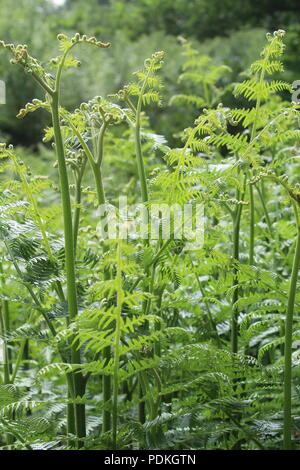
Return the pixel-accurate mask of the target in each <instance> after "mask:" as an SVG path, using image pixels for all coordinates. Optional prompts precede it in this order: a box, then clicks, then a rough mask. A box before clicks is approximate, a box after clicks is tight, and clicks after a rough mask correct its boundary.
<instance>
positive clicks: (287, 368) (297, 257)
mask: <svg viewBox="0 0 300 470" xmlns="http://www.w3.org/2000/svg"><path fill="white" fill-rule="evenodd" d="M293 205H294V210H295V216H296V222H297V242H296V249H295V254H294V260H293V267H292V273H291V279H290V287H289V295H288V304H287V312H286V321H285V341H284V419H283V448H284V450H290V449H291V448H292V441H291V435H292V335H293V316H294V308H295V297H296V290H297V280H298V271H299V265H300V221H299V212H298V207H297V204H296V203H295V202H294V201H293Z"/></svg>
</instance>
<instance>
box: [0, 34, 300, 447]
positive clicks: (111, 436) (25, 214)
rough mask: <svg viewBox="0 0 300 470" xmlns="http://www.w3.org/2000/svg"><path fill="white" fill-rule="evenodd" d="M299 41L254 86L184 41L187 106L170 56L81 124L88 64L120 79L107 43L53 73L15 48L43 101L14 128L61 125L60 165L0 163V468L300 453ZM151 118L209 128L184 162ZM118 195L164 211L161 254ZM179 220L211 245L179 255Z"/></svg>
mask: <svg viewBox="0 0 300 470" xmlns="http://www.w3.org/2000/svg"><path fill="white" fill-rule="evenodd" d="M284 36H285V32H284V31H282V30H279V31H275V32H274V34H268V35H267V38H266V45H265V47H264V49H263V50H262V52H261V54H260V56H259V58H258V59H257V60H256V61H255V62H254V63H253V64H252V65H250V66H249V68H248V69H247V70H246V71H245V73H244V74H243V75H242V77H243V78H242V81H241V78H240V77H233V76H232V71H231V70H230V69H229V68H228V67H227V66H224V65H222V64H220V63H216V62H215V61H214V60H213V59H212V58H210V57H208V56H202V55H200V54H199V53H198V51H197V50H196V49H195V48H194V47H193V45H192V44H191V43H190V42H189V41H187V40H185V39H184V38H179V40H180V42H181V44H182V51H183V52H182V53H183V69H182V73H181V75H180V77H179V80H178V85H177V86H178V89H177V90H176V92H175V94H174V95H173V96H168V90H166V89H165V88H164V86H163V85H164V84H163V81H162V79H161V74H160V72H161V69H162V67H163V62H164V60H168V59H167V58H165V56H164V53H163V52H162V51H159V52H155V53H153V54H152V56H151V57H150V58H148V59H146V60H145V62H144V64H143V66H142V67H141V69H139V70H138V71H137V72H134V74H133V78H132V81H131V82H130V83H129V84H127V85H124V87H123V88H122V89H121V90H119V91H117V92H116V90H112V94H110V95H108V96H107V97H103V96H96V97H94V98H92V99H90V100H89V101H88V102H85V103H81V104H80V103H79V104H78V107H77V108H76V109H74V110H70V109H66V108H65V107H64V104H63V103H64V93H63V89H64V88H63V86H62V84H63V81H64V73H65V70H67V69H70V68H71V69H72V68H73V67H77V66H79V65H80V62H79V61H78V60H77V58H76V57H75V56H74V55H73V54H74V52H75V51H76V49H77V47H82V48H85V47H93V48H98V50H99V62H100V63H103V64H105V60H107V55H108V54H109V52H108V51H106V49H108V48H109V46H110V44H109V43H103V42H101V41H98V40H97V39H96V38H95V37H87V36H85V35H80V34H76V35H75V36H74V37H73V38H69V37H67V36H65V35H63V34H60V35H59V36H58V42H59V53H58V56H57V57H55V58H53V59H51V61H49V63H48V64H45V65H44V64H43V65H42V64H41V63H40V62H39V61H38V60H37V59H35V58H34V57H32V56H31V55H30V53H29V51H28V48H27V46H26V45H17V46H15V45H13V44H6V43H4V42H3V41H1V42H0V47H1V48H2V49H3V50H4V51H6V52H8V53H10V54H11V56H12V59H11V62H12V64H15V65H18V66H19V67H21V68H22V69H23V71H24V73H25V74H26V80H30V79H33V80H35V81H36V82H37V83H38V84H39V85H40V88H41V92H42V93H43V95H44V96H43V98H41V99H37V98H34V99H33V100H32V102H31V103H28V104H26V105H25V106H24V108H23V109H21V110H20V112H19V114H18V118H25V119H26V115H27V114H28V113H31V112H46V113H48V114H49V116H50V120H49V122H50V125H49V127H47V128H46V129H45V132H44V137H43V142H44V145H45V146H49V143H50V144H51V145H52V150H51V147H50V149H48V150H47V152H48V153H47V155H48V157H47V158H49V155H51V158H53V162H51V165H50V163H49V161H48V160H47V171H48V172H46V174H45V171H44V170H45V167H43V169H42V166H41V162H37V159H35V161H34V163H33V165H32V166H33V167H35V168H34V171H33V170H31V169H30V168H29V165H28V161H27V160H26V158H27V155H22V151H20V150H19V149H14V148H13V146H11V145H7V144H5V143H2V144H1V146H0V171H1V182H0V184H1V193H0V199H1V201H0V211H1V217H0V242H1V243H0V295H1V298H0V338H1V348H2V349H1V353H3V354H2V359H3V360H2V363H1V383H0V448H1V449H3V450H5V449H8V450H18V449H24V450H38V449H44V450H50V449H60V450H74V449H77V450H79V449H87V450H93V449H120V450H122V449H127V450H128V449H135V450H136V449H179V450H184V449H193V450H195V449H224V450H234V449H242V450H254V449H260V450H261V449H300V440H299V432H298V422H299V413H300V407H299V385H300V383H299V374H298V365H299V357H300V354H299V339H300V338H299V331H300V329H299V320H300V316H299V312H298V310H299V305H300V297H299V293H298V271H299V263H300V235H299V234H300V228H299V227H300V225H299V204H300V186H299V184H298V182H297V180H298V175H299V157H298V155H299V150H300V149H299V142H300V132H299V129H298V109H297V104H295V103H291V102H290V100H288V99H287V97H288V96H289V93H290V91H291V86H290V84H289V83H287V82H285V81H284V80H283V78H282V77H283V73H284V66H283V60H284ZM100 49H101V50H100ZM231 79H232V80H234V84H231V83H230V80H231ZM237 80H239V81H237ZM229 91H230V92H233V95H234V97H235V103H236V105H235V107H232V108H228V107H225V106H224V105H223V104H222V102H221V101H222V99H223V97H224V99H226V94H227V93H229ZM166 98H167V99H166ZM156 106H160V107H162V110H161V111H160V113H167V112H169V111H168V108H167V106H169V107H170V108H169V110H170V112H172V109H175V108H176V109H177V110H178V111H179V112H181V113H185V116H186V117H187V118H188V117H189V116H192V115H195V114H196V115H197V118H196V119H195V120H193V119H192V118H191V119H190V124H189V125H190V127H187V128H186V129H182V128H179V129H174V141H176V144H174V145H173V144H170V143H169V142H168V141H167V140H166V138H165V137H164V136H163V135H158V134H156V133H154V132H153V130H152V128H151V124H152V120H151V117H149V116H151V115H152V114H151V113H152V110H153V107H156ZM148 110H149V116H148ZM166 115H167V114H166ZM52 164H53V166H54V169H52ZM120 196H122V197H123V198H124V196H126V198H127V201H128V202H129V203H130V204H136V205H137V206H135V207H140V206H141V204H143V206H144V207H146V208H147V210H148V211H149V212H151V211H152V209H154V208H155V205H156V204H159V206H160V209H159V211H158V213H157V214H158V215H157V216H156V219H155V222H156V227H157V236H156V237H152V238H151V237H147V236H144V235H145V234H146V235H149V234H151V233H152V232H151V226H150V223H149V220H145V218H143V217H141V218H140V220H138V223H137V224H135V221H134V217H133V216H132V214H131V213H128V214H126V213H124V211H122V210H121V209H120V208H119V207H118V202H119V197H120ZM172 204H176V205H177V208H178V207H179V208H183V207H184V205H185V204H191V205H193V206H195V205H197V204H202V205H204V207H205V234H204V243H203V245H202V246H197V247H193V248H191V245H190V244H189V240H187V239H186V238H184V237H182V238H181V239H179V238H178V237H175V236H173V237H172V236H171V237H168V236H166V232H165V231H164V228H165V216H164V212H163V210H164V207H165V206H168V205H172ZM113 211H115V214H117V215H118V223H117V225H116V227H117V235H116V236H112V237H111V236H110V233H111V228H112V224H113V222H112V219H110V218H109V216H110V214H111V213H113ZM191 219H192V220H191V223H194V222H195V220H194V216H192V217H191ZM174 220H175V219H173V225H174V224H175V222H174ZM179 225H180V226H181V223H180V224H179ZM171 226H172V223H171ZM140 227H143V229H144V232H141V231H139V228H140ZM124 231H125V232H126V231H127V232H126V233H128V236H127V237H123V236H121V234H122V233H124ZM130 235H134V236H130Z"/></svg>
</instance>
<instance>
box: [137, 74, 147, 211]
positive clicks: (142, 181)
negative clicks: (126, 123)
mask: <svg viewBox="0 0 300 470" xmlns="http://www.w3.org/2000/svg"><path fill="white" fill-rule="evenodd" d="M146 85H147V79H146V80H145V82H144V84H143V86H142V89H141V92H140V95H139V99H138V103H137V108H136V119H135V127H134V136H135V152H136V159H137V168H138V175H139V180H140V185H141V196H142V201H143V202H144V203H146V202H148V199H149V197H148V186H147V179H146V171H145V165H144V160H143V154H142V144H141V111H142V102H143V94H144V91H145V88H146Z"/></svg>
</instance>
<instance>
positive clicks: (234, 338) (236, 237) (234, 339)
mask: <svg viewBox="0 0 300 470" xmlns="http://www.w3.org/2000/svg"><path fill="white" fill-rule="evenodd" d="M242 207H243V206H242V205H240V206H238V208H237V210H236V214H235V217H234V219H233V260H234V263H235V265H234V267H233V288H234V290H233V295H232V316H231V350H232V352H234V353H237V352H238V308H237V305H236V303H237V301H238V298H239V289H238V278H237V275H238V267H237V266H236V263H237V262H238V261H239V251H240V223H241V215H242Z"/></svg>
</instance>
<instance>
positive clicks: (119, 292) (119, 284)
mask: <svg viewBox="0 0 300 470" xmlns="http://www.w3.org/2000/svg"><path fill="white" fill-rule="evenodd" d="M121 271H122V266H121V242H120V240H119V241H118V248H117V279H116V281H117V308H116V331H115V351H114V371H113V412H112V437H113V448H114V449H116V448H117V427H118V392H119V364H120V339H121V327H122V304H123V289H122V281H121Z"/></svg>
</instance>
